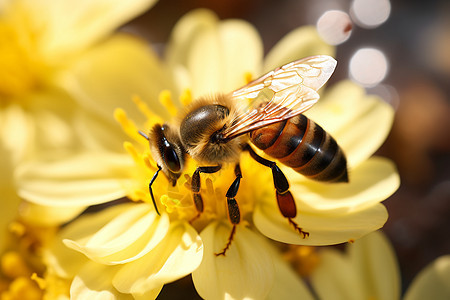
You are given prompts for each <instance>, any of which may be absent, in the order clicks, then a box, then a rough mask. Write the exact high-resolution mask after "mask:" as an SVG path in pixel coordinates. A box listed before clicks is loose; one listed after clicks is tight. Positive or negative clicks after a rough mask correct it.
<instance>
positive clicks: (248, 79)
mask: <svg viewBox="0 0 450 300" xmlns="http://www.w3.org/2000/svg"><path fill="white" fill-rule="evenodd" d="M244 80H245V84H249V83H250V82H252V80H253V75H252V73H251V72H249V71H247V72H245V73H244Z"/></svg>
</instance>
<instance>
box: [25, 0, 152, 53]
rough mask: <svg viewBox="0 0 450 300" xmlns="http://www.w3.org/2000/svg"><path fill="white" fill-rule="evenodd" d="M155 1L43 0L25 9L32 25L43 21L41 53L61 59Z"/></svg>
mask: <svg viewBox="0 0 450 300" xmlns="http://www.w3.org/2000/svg"><path fill="white" fill-rule="evenodd" d="M155 2H156V1H155V0H132V1H125V2H124V1H109V0H101V1H88V0H81V1H77V2H76V3H74V2H72V1H70V0H62V1H56V2H55V1H51V0H47V1H38V2H36V1H32V2H30V4H29V7H28V10H29V11H30V12H32V13H33V16H32V18H33V21H34V22H35V23H37V24H36V26H39V25H40V26H43V24H45V27H43V28H44V29H45V30H41V32H40V33H41V34H42V37H41V40H40V43H41V47H42V51H43V52H44V54H45V55H46V56H47V57H48V58H49V59H50V58H51V59H62V58H64V55H67V54H72V53H74V52H77V51H80V50H82V49H85V48H86V47H88V46H92V45H93V44H94V43H96V42H98V41H100V40H101V39H103V38H105V37H107V36H108V35H110V34H111V33H112V32H113V31H114V30H116V29H118V28H119V26H121V25H123V24H125V23H126V22H128V21H130V20H131V19H133V18H134V17H136V16H138V15H140V14H142V13H144V12H145V11H146V10H147V9H149V8H150V7H151V6H152V5H153V4H154V3H155Z"/></svg>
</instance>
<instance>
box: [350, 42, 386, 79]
mask: <svg viewBox="0 0 450 300" xmlns="http://www.w3.org/2000/svg"><path fill="white" fill-rule="evenodd" d="M388 68H389V66H388V61H387V58H386V56H385V55H384V53H383V52H381V51H380V50H377V49H374V48H362V49H359V50H358V51H356V53H355V54H353V56H352V58H351V59H350V65H349V71H350V77H351V78H352V79H353V80H354V81H356V82H358V83H359V84H361V85H363V86H366V87H373V86H375V85H377V84H378V83H380V82H381V81H382V80H383V79H384V78H385V77H386V75H387V72H388Z"/></svg>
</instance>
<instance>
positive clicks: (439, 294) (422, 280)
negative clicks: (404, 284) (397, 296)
mask: <svg viewBox="0 0 450 300" xmlns="http://www.w3.org/2000/svg"><path fill="white" fill-rule="evenodd" d="M449 278H450V255H445V256H441V257H439V258H437V259H436V260H435V261H433V262H432V263H431V264H429V265H428V266H427V267H425V269H424V270H422V271H421V272H420V273H419V275H417V276H416V278H414V280H413V282H412V283H411V285H410V287H409V288H408V290H407V291H406V294H405V300H420V299H435V300H444V299H449V298H450V280H449Z"/></svg>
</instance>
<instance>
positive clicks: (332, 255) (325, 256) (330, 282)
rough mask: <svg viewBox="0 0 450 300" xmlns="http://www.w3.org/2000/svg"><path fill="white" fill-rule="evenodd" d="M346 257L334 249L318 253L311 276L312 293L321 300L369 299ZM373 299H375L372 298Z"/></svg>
mask: <svg viewBox="0 0 450 300" xmlns="http://www.w3.org/2000/svg"><path fill="white" fill-rule="evenodd" d="M353 267H354V266H353V265H351V264H350V261H349V259H348V257H347V256H345V255H344V254H343V253H341V252H339V251H336V250H334V249H323V250H322V251H320V264H319V265H318V267H317V269H316V270H315V271H314V273H313V274H312V275H311V283H312V286H313V289H314V291H316V293H317V295H318V296H319V298H320V299H322V300H360V299H370V298H369V297H367V293H366V291H365V290H364V285H363V280H362V278H361V275H362V274H359V273H357V272H355V271H354V268H353ZM374 299H375V298H374Z"/></svg>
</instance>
